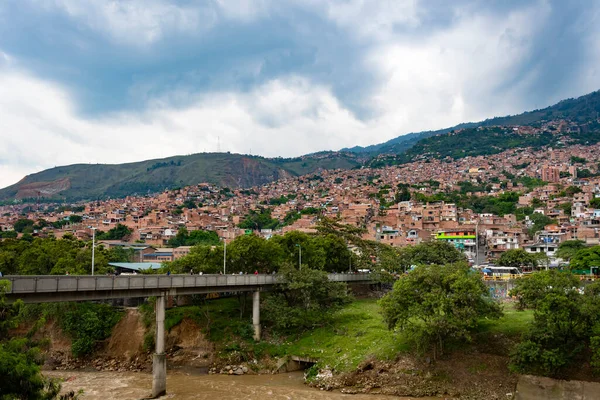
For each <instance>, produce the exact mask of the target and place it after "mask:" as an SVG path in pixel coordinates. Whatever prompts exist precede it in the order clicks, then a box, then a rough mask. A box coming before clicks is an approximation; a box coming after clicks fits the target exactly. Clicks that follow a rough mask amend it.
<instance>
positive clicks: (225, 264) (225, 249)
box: [223, 238, 227, 275]
mask: <svg viewBox="0 0 600 400" xmlns="http://www.w3.org/2000/svg"><path fill="white" fill-rule="evenodd" d="M223 243H224V244H225V245H224V246H223V275H226V274H227V273H226V272H225V271H226V267H227V239H225V238H223Z"/></svg>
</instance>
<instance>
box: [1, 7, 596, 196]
mask: <svg viewBox="0 0 600 400" xmlns="http://www.w3.org/2000/svg"><path fill="white" fill-rule="evenodd" d="M597 89H600V2H598V1H596V0H573V1H569V0H555V1H552V0H497V1H493V0H474V1H466V0H453V1H447V0H390V1H386V0H372V1H367V0H255V1H251V0H197V1H196V0H170V1H167V0H0V187H3V186H6V185H9V184H12V183H15V182H16V181H18V180H19V179H21V178H22V177H23V176H25V175H26V174H29V173H33V172H37V171H40V170H42V169H45V168H49V167H53V166H57V165H65V164H72V163H88V162H91V163H98V162H102V163H120V162H126V161H137V160H143V159H149V158H157V157H167V156H171V155H176V154H190V153H197V152H204V151H217V149H218V147H219V143H220V149H221V151H231V152H238V153H252V154H260V155H264V156H278V155H280V156H296V155H300V154H305V153H310V152H314V151H319V150H330V149H333V150H337V149H340V148H342V147H347V146H353V145H368V144H374V143H380V142H383V141H386V140H389V139H391V138H393V137H396V136H398V135H402V134H405V133H409V132H414V131H421V130H428V129H438V128H444V127H448V126H451V125H454V124H457V123H460V122H465V121H475V120H480V119H484V118H488V117H493V116H498V115H506V114H511V113H518V112H521V111H523V110H530V109H535V108H541V107H544V106H547V105H550V104H553V103H555V102H557V101H558V100H561V99H563V98H567V97H576V96H580V95H583V94H586V93H589V92H591V91H594V90H597Z"/></svg>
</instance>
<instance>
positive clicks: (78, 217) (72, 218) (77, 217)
mask: <svg viewBox="0 0 600 400" xmlns="http://www.w3.org/2000/svg"><path fill="white" fill-rule="evenodd" d="M81 221H83V217H81V215H75V214H72V215H69V222H72V223H74V224H78V223H80V222H81Z"/></svg>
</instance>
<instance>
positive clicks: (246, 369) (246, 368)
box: [242, 366, 248, 374]
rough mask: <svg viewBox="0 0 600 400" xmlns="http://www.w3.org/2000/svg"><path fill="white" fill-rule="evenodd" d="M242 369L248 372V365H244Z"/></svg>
mask: <svg viewBox="0 0 600 400" xmlns="http://www.w3.org/2000/svg"><path fill="white" fill-rule="evenodd" d="M242 370H243V371H244V373H245V374H247V373H248V367H246V366H244V367H242Z"/></svg>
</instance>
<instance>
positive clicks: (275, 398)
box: [45, 371, 408, 400]
mask: <svg viewBox="0 0 600 400" xmlns="http://www.w3.org/2000/svg"><path fill="white" fill-rule="evenodd" d="M45 374H46V376H49V377H53V378H62V379H65V381H64V382H63V384H62V385H63V391H67V392H68V391H71V390H73V391H78V390H79V389H83V391H84V394H83V396H82V399H85V400H96V399H97V400H111V399H115V400H116V399H119V400H127V399H141V398H144V397H146V396H148V395H149V394H150V389H151V387H152V375H150V374H145V373H139V372H79V371H76V372H71V371H49V372H45ZM162 398H163V399H211V400H293V399H302V400H325V399H327V400H341V399H346V400H350V399H352V400H383V399H385V400H391V399H400V398H399V397H390V396H379V395H349V394H342V393H339V392H324V391H320V390H318V389H313V388H310V387H308V386H306V385H304V383H303V375H302V372H293V373H287V374H278V375H243V376H228V375H189V374H185V373H175V374H171V375H169V376H168V377H167V395H166V396H164V397H162ZM404 399H408V398H404Z"/></svg>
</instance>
